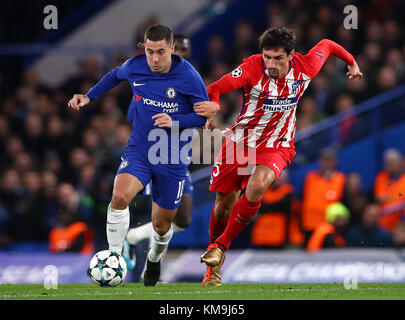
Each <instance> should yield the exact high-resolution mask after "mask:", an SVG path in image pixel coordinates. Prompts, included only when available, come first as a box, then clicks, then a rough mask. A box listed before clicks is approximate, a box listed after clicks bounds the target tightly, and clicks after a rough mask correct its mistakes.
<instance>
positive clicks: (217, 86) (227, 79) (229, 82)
mask: <svg viewBox="0 0 405 320" xmlns="http://www.w3.org/2000/svg"><path fill="white" fill-rule="evenodd" d="M243 67H244V66H243V65H241V66H239V68H241V69H242V70H243ZM246 73H247V72H242V74H241V76H240V77H237V78H235V77H233V76H232V75H231V73H227V74H226V75H224V76H223V77H222V78H221V79H219V80H217V81H215V82H214V83H212V84H210V85H209V86H208V87H207V92H208V96H209V98H210V101H212V102H216V103H217V104H218V106H220V105H221V103H220V101H219V98H220V96H221V95H223V94H225V93H227V92H230V91H233V90H236V89H239V88H242V87H244V86H246V85H248V81H247V77H246V76H245V75H246Z"/></svg>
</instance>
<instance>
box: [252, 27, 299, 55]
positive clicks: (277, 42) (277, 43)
mask: <svg viewBox="0 0 405 320" xmlns="http://www.w3.org/2000/svg"><path fill="white" fill-rule="evenodd" d="M296 42H297V40H296V38H295V34H294V32H293V31H291V30H290V29H288V28H286V27H276V28H269V29H267V30H266V31H265V32H263V34H262V35H261V36H260V38H259V45H260V49H262V50H263V49H265V50H268V49H276V48H283V49H284V50H285V52H287V55H289V54H290V53H291V51H292V50H293V49H294V48H295V45H296Z"/></svg>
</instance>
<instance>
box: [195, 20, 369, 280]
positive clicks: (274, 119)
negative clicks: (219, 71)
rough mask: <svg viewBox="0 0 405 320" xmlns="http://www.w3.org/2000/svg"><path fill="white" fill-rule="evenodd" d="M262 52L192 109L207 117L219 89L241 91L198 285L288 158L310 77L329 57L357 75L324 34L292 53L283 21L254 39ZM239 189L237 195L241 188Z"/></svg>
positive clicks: (214, 181) (216, 268) (218, 168)
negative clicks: (308, 47) (302, 51)
mask: <svg viewBox="0 0 405 320" xmlns="http://www.w3.org/2000/svg"><path fill="white" fill-rule="evenodd" d="M259 44H260V48H261V49H262V53H260V54H256V55H252V56H250V57H248V58H247V59H244V61H243V63H242V64H241V65H240V66H238V67H237V68H236V69H235V70H233V71H232V72H231V73H229V74H226V75H225V76H223V77H222V78H221V79H219V80H218V81H216V82H214V83H213V84H211V85H210V86H208V88H207V91H208V95H209V97H210V101H204V102H198V103H196V104H195V106H194V111H195V112H196V113H197V114H200V115H206V114H207V113H208V112H209V110H212V109H213V106H219V105H220V101H219V98H220V96H221V95H223V94H225V93H227V92H229V91H233V90H235V89H238V88H242V89H243V100H244V103H243V106H242V109H241V111H240V114H239V116H238V118H237V119H236V122H235V124H234V125H233V126H231V127H229V128H227V129H225V130H224V132H223V133H224V134H225V135H226V136H227V138H226V140H225V141H224V143H223V145H222V148H221V151H220V152H219V154H218V156H217V158H216V160H215V163H214V166H213V170H212V176H211V184H210V188H209V189H210V190H211V191H216V200H215V204H214V206H213V208H212V210H211V217H210V223H209V242H210V244H209V246H208V248H207V250H206V252H205V253H204V254H203V255H202V256H201V262H203V263H205V264H206V265H207V271H206V273H205V275H204V278H203V281H202V285H203V286H217V285H221V283H222V281H221V274H220V269H221V266H222V265H223V263H224V259H225V252H226V250H227V249H228V248H229V247H230V245H231V243H232V241H233V240H234V239H235V238H236V237H237V236H238V235H239V234H240V233H241V232H242V230H243V229H244V228H245V227H246V225H247V224H248V223H249V222H250V221H251V219H252V218H253V217H254V215H255V213H256V212H257V210H258V209H259V208H260V205H261V198H262V196H263V193H264V191H265V190H266V189H267V188H268V187H269V186H270V185H271V184H272V183H273V182H274V181H275V180H276V179H277V178H278V176H279V175H280V173H281V171H282V170H283V168H285V167H286V166H287V165H289V164H290V163H291V161H292V159H293V158H294V155H295V150H294V135H295V128H296V108H297V104H298V101H299V99H300V98H301V96H302V94H303V93H304V91H305V89H306V88H307V87H308V85H309V83H310V82H311V80H312V79H313V78H314V77H315V76H316V75H317V74H318V72H319V71H320V70H321V68H322V66H323V64H324V63H325V61H326V60H327V59H328V57H329V56H330V55H334V56H337V57H339V58H340V59H342V60H343V61H345V62H346V63H347V66H348V72H347V76H348V78H349V79H356V78H359V79H360V78H361V77H362V76H363V75H362V73H361V72H360V69H359V67H358V65H357V63H356V62H355V60H354V58H353V56H352V55H351V54H350V53H349V52H347V51H346V50H345V49H344V48H343V47H341V46H340V45H338V44H337V43H335V42H333V41H331V40H328V39H323V40H321V41H320V42H319V43H318V44H317V45H316V46H315V47H313V48H312V49H311V50H310V51H309V52H308V53H307V54H306V55H302V54H300V53H297V52H295V50H294V47H295V44H296V40H295V35H294V33H293V32H292V31H290V30H289V29H287V28H285V27H278V28H270V29H268V30H266V31H265V32H264V33H263V34H262V35H261V36H260V38H259ZM242 190H245V192H244V193H243V194H242V196H240V195H241V191H242Z"/></svg>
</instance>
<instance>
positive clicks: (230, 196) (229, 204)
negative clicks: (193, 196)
mask: <svg viewBox="0 0 405 320" xmlns="http://www.w3.org/2000/svg"><path fill="white" fill-rule="evenodd" d="M240 193H241V190H235V191H232V192H228V193H223V192H217V195H216V198H215V208H214V214H215V217H216V218H217V219H224V218H226V217H229V215H230V214H231V213H232V208H233V206H234V205H235V202H236V201H237V200H238V199H239V196H240Z"/></svg>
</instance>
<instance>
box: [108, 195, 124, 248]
mask: <svg viewBox="0 0 405 320" xmlns="http://www.w3.org/2000/svg"><path fill="white" fill-rule="evenodd" d="M128 228H129V208H128V207H126V208H125V209H124V210H117V209H113V208H111V203H110V204H109V205H108V209H107V241H108V245H109V250H112V251H115V252H117V253H119V254H121V253H122V247H123V244H124V239H125V235H126V233H127V231H128Z"/></svg>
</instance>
